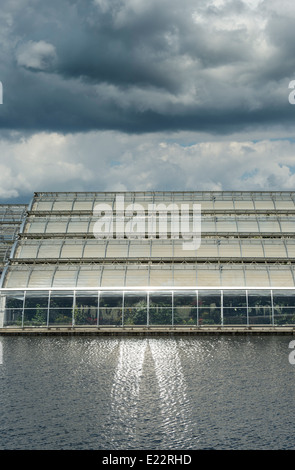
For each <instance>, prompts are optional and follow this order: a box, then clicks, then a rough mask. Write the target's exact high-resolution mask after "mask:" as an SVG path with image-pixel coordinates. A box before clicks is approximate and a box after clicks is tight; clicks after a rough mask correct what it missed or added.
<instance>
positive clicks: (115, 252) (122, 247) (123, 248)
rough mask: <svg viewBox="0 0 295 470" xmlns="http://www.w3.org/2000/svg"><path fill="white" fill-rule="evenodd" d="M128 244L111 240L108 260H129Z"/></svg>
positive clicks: (107, 255) (108, 247) (108, 248)
mask: <svg viewBox="0 0 295 470" xmlns="http://www.w3.org/2000/svg"><path fill="white" fill-rule="evenodd" d="M127 254H128V242H127V243H126V242H125V243H124V242H123V243H122V242H119V243H118V242H116V241H114V240H110V241H109V242H108V245H107V254H106V258H127Z"/></svg>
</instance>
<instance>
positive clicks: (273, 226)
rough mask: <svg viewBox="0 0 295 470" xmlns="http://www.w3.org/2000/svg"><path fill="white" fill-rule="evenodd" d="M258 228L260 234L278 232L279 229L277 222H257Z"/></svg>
mask: <svg viewBox="0 0 295 470" xmlns="http://www.w3.org/2000/svg"><path fill="white" fill-rule="evenodd" d="M259 227H260V231H261V232H280V231H281V228H280V225H279V222H278V221H276V220H261V219H260V220H259Z"/></svg>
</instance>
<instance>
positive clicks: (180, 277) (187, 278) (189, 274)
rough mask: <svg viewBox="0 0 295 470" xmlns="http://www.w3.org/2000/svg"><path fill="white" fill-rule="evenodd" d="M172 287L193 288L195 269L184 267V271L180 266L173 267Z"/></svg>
mask: <svg viewBox="0 0 295 470" xmlns="http://www.w3.org/2000/svg"><path fill="white" fill-rule="evenodd" d="M173 276H174V277H173V280H174V282H173V285H174V286H175V287H177V286H178V287H195V286H196V284H197V273H196V268H195V267H191V266H186V267H185V269H184V268H183V267H182V266H181V267H179V266H175V265H174V273H173Z"/></svg>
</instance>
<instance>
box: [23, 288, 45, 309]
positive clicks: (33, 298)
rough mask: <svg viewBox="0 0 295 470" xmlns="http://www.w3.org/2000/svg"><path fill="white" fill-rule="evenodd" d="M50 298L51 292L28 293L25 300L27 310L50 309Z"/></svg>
mask: <svg viewBox="0 0 295 470" xmlns="http://www.w3.org/2000/svg"><path fill="white" fill-rule="evenodd" d="M48 297H49V292H48V291H44V292H42V291H41V292H40V291H39V292H38V291H37V292H33V291H27V292H26V298H25V308H30V309H38V308H47V307H48Z"/></svg>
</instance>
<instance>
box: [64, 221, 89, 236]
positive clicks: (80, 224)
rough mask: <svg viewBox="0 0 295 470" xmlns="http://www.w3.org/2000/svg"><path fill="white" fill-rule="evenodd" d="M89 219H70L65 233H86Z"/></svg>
mask: <svg viewBox="0 0 295 470" xmlns="http://www.w3.org/2000/svg"><path fill="white" fill-rule="evenodd" d="M89 222H90V219H88V218H85V219H84V220H79V219H75V218H72V219H70V221H69V224H68V227H67V233H88V228H89Z"/></svg>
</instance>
